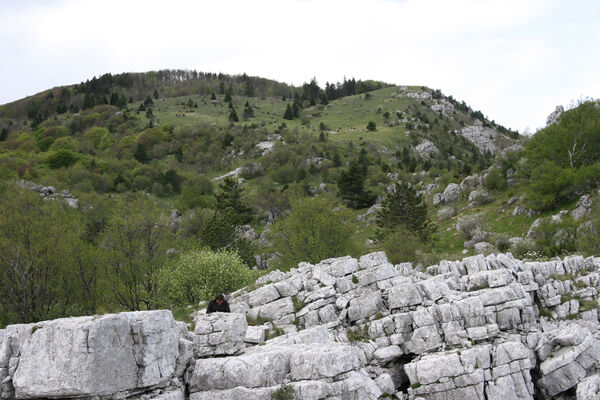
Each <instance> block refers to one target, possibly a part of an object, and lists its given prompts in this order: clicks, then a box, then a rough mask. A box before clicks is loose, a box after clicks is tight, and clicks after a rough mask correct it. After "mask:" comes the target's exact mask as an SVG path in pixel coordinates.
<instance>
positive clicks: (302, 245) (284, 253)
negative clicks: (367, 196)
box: [269, 197, 356, 268]
mask: <svg viewBox="0 0 600 400" xmlns="http://www.w3.org/2000/svg"><path fill="white" fill-rule="evenodd" d="M292 209H293V212H292V213H291V214H290V215H289V216H288V217H287V218H284V219H280V220H278V221H276V222H275V224H273V226H272V228H271V231H270V232H269V236H270V239H271V240H272V241H273V249H274V251H276V252H277V253H279V254H280V255H281V257H280V259H279V260H280V262H281V264H282V265H281V266H282V267H284V268H286V267H288V268H289V267H293V266H295V265H296V264H297V263H299V262H301V261H307V262H311V263H317V262H319V261H321V260H324V259H326V258H331V257H339V256H344V255H347V254H349V253H352V252H353V250H354V248H353V242H352V235H353V234H354V231H355V226H356V223H355V217H354V216H353V215H352V213H351V212H350V211H349V210H348V209H347V208H346V207H344V206H341V205H338V204H336V203H335V202H333V201H331V200H328V199H325V198H321V197H317V198H305V199H302V200H298V201H296V202H294V203H293V204H292Z"/></svg>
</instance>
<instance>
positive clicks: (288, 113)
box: [283, 103, 294, 121]
mask: <svg viewBox="0 0 600 400" xmlns="http://www.w3.org/2000/svg"><path fill="white" fill-rule="evenodd" d="M283 119H287V120H290V121H291V120H293V119H294V111H293V110H292V107H290V103H288V104H287V107H286V108H285V113H284V114H283Z"/></svg>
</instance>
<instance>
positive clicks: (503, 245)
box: [496, 235, 511, 253]
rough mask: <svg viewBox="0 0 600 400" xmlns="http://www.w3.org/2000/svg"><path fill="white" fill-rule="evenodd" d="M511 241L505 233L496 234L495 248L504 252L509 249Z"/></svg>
mask: <svg viewBox="0 0 600 400" xmlns="http://www.w3.org/2000/svg"><path fill="white" fill-rule="evenodd" d="M510 246H511V243H510V240H508V236H506V235H498V236H497V237H496V248H497V249H498V251H500V252H501V253H505V252H507V251H508V250H509V249H510Z"/></svg>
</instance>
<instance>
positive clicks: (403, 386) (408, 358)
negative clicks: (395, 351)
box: [388, 354, 416, 393]
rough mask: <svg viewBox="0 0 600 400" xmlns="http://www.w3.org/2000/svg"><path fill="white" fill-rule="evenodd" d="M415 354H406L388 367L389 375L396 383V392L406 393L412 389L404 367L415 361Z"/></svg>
mask: <svg viewBox="0 0 600 400" xmlns="http://www.w3.org/2000/svg"><path fill="white" fill-rule="evenodd" d="M415 357H416V355H415V354H404V355H402V356H400V357H398V358H397V359H395V360H394V361H392V362H390V363H389V365H388V370H389V374H390V376H391V377H392V381H393V382H394V388H396V391H398V392H403V393H406V392H407V391H408V388H409V387H410V381H409V379H408V375H406V372H404V365H405V364H409V363H411V362H412V361H413V360H414V359H415Z"/></svg>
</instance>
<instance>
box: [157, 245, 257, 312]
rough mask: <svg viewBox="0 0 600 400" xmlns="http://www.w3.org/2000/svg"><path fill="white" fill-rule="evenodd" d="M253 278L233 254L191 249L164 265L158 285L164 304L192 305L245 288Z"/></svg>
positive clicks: (250, 272) (223, 251)
mask: <svg viewBox="0 0 600 400" xmlns="http://www.w3.org/2000/svg"><path fill="white" fill-rule="evenodd" d="M253 278H254V274H253V273H252V271H250V270H249V269H248V267H247V266H246V265H245V264H244V263H243V262H242V259H241V258H240V256H239V255H238V254H237V252H235V251H229V250H219V251H213V250H192V251H189V252H186V253H183V254H181V255H180V256H179V257H178V258H177V259H176V260H175V261H173V262H172V263H170V264H167V265H165V266H164V268H163V269H162V270H161V271H160V272H159V274H158V276H157V285H158V290H159V293H160V297H161V299H162V302H163V303H165V305H174V306H176V305H191V304H197V302H198V301H200V300H208V299H212V298H214V297H215V295H217V294H219V293H230V292H232V291H234V290H237V289H239V288H241V287H244V286H246V285H248V284H250V283H252V281H253Z"/></svg>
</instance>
